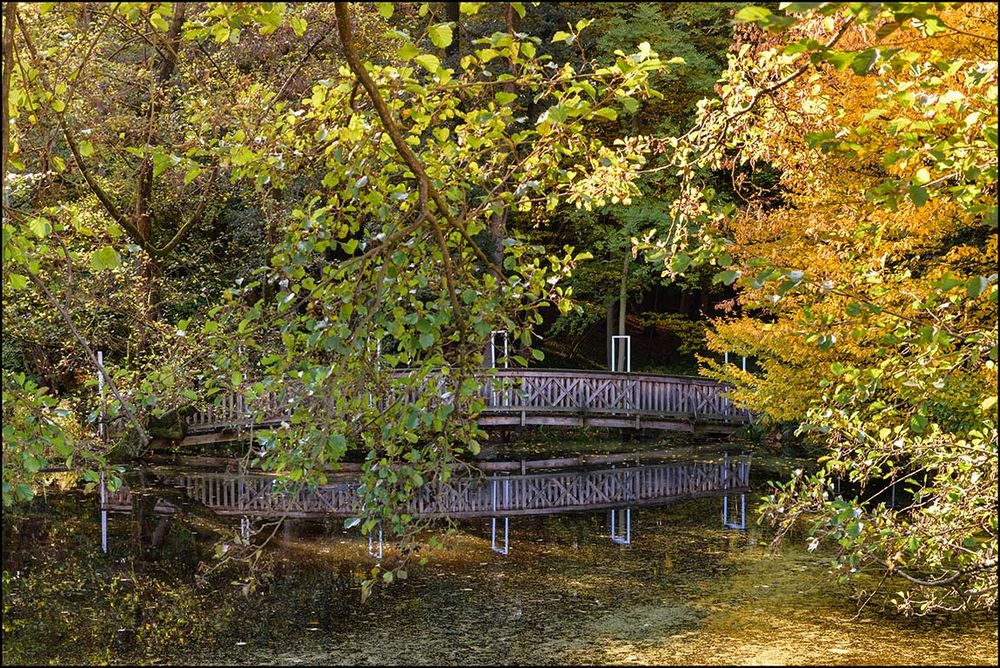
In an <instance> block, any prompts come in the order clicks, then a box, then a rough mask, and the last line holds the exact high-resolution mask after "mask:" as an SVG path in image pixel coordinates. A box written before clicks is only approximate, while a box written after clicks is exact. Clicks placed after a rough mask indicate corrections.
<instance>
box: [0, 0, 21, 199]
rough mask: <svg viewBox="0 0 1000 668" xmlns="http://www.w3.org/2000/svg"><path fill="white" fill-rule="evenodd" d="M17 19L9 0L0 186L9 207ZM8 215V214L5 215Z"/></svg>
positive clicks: (5, 20)
mask: <svg viewBox="0 0 1000 668" xmlns="http://www.w3.org/2000/svg"><path fill="white" fill-rule="evenodd" d="M16 20H17V3H16V2H8V3H7V6H6V7H4V11H3V97H2V98H0V99H2V101H3V105H4V109H3V123H0V125H2V126H3V138H2V139H3V169H2V174H0V178H2V181H0V187H2V188H3V206H4V207H7V206H8V205H9V202H7V160H8V159H9V158H10V145H9V144H10V130H9V128H10V126H9V124H8V122H7V121H8V114H7V111H8V109H7V107H6V105H7V104H8V100H10V72H11V70H13V69H14V24H15V22H16ZM5 217H6V216H5Z"/></svg>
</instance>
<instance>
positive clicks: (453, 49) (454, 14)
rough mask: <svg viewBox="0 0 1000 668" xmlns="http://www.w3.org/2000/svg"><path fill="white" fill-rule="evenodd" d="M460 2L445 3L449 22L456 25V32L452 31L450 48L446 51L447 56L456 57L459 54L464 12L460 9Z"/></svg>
mask: <svg viewBox="0 0 1000 668" xmlns="http://www.w3.org/2000/svg"><path fill="white" fill-rule="evenodd" d="M460 4H461V3H459V2H446V3H444V9H445V15H446V16H447V17H448V20H449V21H451V22H453V23H454V24H455V30H453V31H452V37H451V44H449V45H448V48H447V49H445V50H444V55H445V56H454V55H455V54H457V53H458V52H459V48H460V47H459V32H460V30H459V29H460V28H461V27H462V11H461V9H460V8H459V5H460Z"/></svg>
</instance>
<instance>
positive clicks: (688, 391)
mask: <svg viewBox="0 0 1000 668" xmlns="http://www.w3.org/2000/svg"><path fill="white" fill-rule="evenodd" d="M478 380H479V382H480V386H481V393H482V396H483V398H484V400H485V402H486V409H485V411H484V412H483V413H482V415H481V417H480V424H482V425H484V426H490V425H518V424H520V425H525V424H550V425H556V426H560V425H562V426H608V427H615V426H619V427H645V428H652V429H677V428H685V427H687V428H691V429H694V427H695V426H696V425H700V426H702V427H704V428H707V429H710V428H713V427H715V428H717V427H728V426H735V425H739V424H743V423H745V422H747V421H748V420H749V414H748V413H747V412H746V411H744V410H740V409H737V408H735V407H733V406H732V404H731V403H730V401H729V398H728V397H726V396H724V394H725V392H726V391H727V390H728V388H727V387H726V386H724V385H720V384H719V383H716V382H714V381H711V380H706V379H703V378H690V377H682V376H653V375H646V374H631V373H628V374H626V373H608V372H594V371H552V370H544V371H542V370H526V369H500V370H496V371H494V372H492V373H489V374H482V375H480V376H479V377H478ZM441 381H442V378H441V377H440V376H434V377H431V378H428V379H427V380H426V381H425V383H424V385H426V386H427V387H425V388H424V389H423V390H412V389H411V390H408V391H407V395H408V398H409V399H411V400H412V399H416V398H417V396H418V394H419V393H420V392H421V391H424V392H434V393H435V395H438V396H439V394H440V392H439V391H440V390H441V389H442V388H440V387H431V385H440V384H441ZM381 401H386V399H382V400H381ZM328 403H329V404H330V408H331V409H332V402H328ZM287 418H288V402H287V398H286V397H282V396H280V395H278V394H275V393H266V394H264V395H262V396H260V397H258V398H257V399H256V400H255V401H254V402H253V403H252V404H251V402H249V401H245V400H244V398H243V397H242V396H241V395H238V394H233V393H230V394H225V395H223V396H222V398H221V399H220V400H219V401H218V402H216V403H215V404H214V405H211V406H209V407H207V408H206V409H205V410H203V411H200V412H198V413H195V414H194V415H191V416H190V417H188V418H187V425H188V430H189V432H190V433H206V432H214V431H221V430H227V429H234V428H236V427H241V426H244V427H245V426H250V424H251V423H255V424H256V425H257V426H267V425H274V424H279V423H280V422H282V421H283V420H286V419H287Z"/></svg>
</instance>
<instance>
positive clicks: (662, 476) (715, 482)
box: [101, 456, 750, 553]
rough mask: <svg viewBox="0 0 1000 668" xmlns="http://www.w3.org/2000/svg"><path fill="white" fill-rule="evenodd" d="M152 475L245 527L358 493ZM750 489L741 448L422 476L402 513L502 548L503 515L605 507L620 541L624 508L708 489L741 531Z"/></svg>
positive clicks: (357, 505)
mask: <svg viewBox="0 0 1000 668" xmlns="http://www.w3.org/2000/svg"><path fill="white" fill-rule="evenodd" d="M538 464H543V462H524V463H522V470H526V469H528V468H534V467H535V466H536V465H538ZM160 477H161V479H162V480H163V482H164V483H165V484H169V485H172V486H175V487H180V488H182V489H183V490H184V492H185V493H186V495H187V497H189V498H190V499H192V500H194V501H197V502H199V503H200V504H202V505H203V506H205V507H206V508H208V509H210V510H212V511H213V512H215V513H216V514H219V515H233V516H238V517H240V518H242V521H241V527H244V528H245V527H247V526H248V524H249V518H260V519H302V518H323V517H331V516H332V517H345V518H347V517H357V516H359V515H360V514H361V513H360V510H361V503H362V495H363V491H364V490H363V489H362V488H361V482H360V480H359V478H358V477H357V476H351V475H334V476H332V477H331V480H330V482H328V483H327V484H325V485H322V486H319V487H315V488H313V487H308V486H305V485H296V486H289V485H287V484H284V483H282V482H281V481H279V480H278V479H277V478H275V477H274V476H270V475H265V474H254V473H219V472H202V471H184V472H164V473H162V474H161V475H160ZM749 487H750V458H749V456H736V457H729V456H723V457H720V458H717V459H713V460H706V461H673V462H667V463H659V464H634V465H626V466H611V467H610V468H596V469H594V468H591V469H576V470H567V469H565V468H554V469H551V468H550V469H548V470H544V471H539V472H536V473H521V474H513V475H496V474H494V475H483V474H480V475H464V476H455V477H452V478H451V479H450V480H449V481H448V482H437V481H436V482H431V483H428V484H426V485H424V486H423V487H422V488H421V489H420V490H419V491H418V492H417V494H416V496H415V497H414V498H413V499H412V501H411V502H410V504H409V506H408V507H407V509H406V512H407V513H409V514H410V515H411V516H413V517H420V518H443V517H449V518H452V519H465V518H476V517H491V518H494V520H493V522H492V527H493V547H494V550H496V551H498V552H501V553H506V550H507V545H508V544H509V536H508V529H509V518H511V517H517V516H523V515H548V514H554V513H564V512H573V511H595V510H610V511H611V514H610V525H611V527H610V535H611V538H612V540H614V541H615V542H618V543H625V544H628V543H631V519H632V508H634V507H643V506H656V505H664V504H668V503H671V502H674V501H681V500H686V499H697V498H702V497H711V496H714V497H722V498H723V517H722V522H723V525H724V526H725V527H728V528H734V529H743V528H745V526H746V522H745V508H746V499H745V494H746V493H747V492H748V491H749ZM731 500H732V503H731V502H730V501H731ZM131 509H132V497H131V493H130V491H129V490H128V488H127V487H125V486H122V487H121V488H120V489H118V490H117V491H114V492H111V491H107V492H105V493H104V494H102V504H101V511H102V522H106V517H107V511H130V510H131ZM176 511H177V507H176V506H174V505H172V504H170V503H168V502H165V501H162V500H160V501H158V503H157V505H156V507H155V512H156V513H158V514H173V513H174V512H176ZM498 518H499V519H502V520H503V534H504V535H503V538H502V541H503V543H504V547H502V548H501V547H499V542H500V539H499V538H498V536H497V519H498ZM379 553H381V547H380V548H379Z"/></svg>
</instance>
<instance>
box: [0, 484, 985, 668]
mask: <svg viewBox="0 0 1000 668" xmlns="http://www.w3.org/2000/svg"><path fill="white" fill-rule="evenodd" d="M752 474H753V484H754V486H755V487H756V489H757V490H760V489H762V487H763V480H764V479H765V478H766V477H769V476H774V475H777V474H775V473H774V472H773V471H770V472H769V471H767V470H765V469H763V468H761V467H759V466H757V467H756V468H754V469H753V470H752ZM753 498H754V495H750V498H749V502H748V507H749V506H751V505H754V503H753ZM721 506H722V501H721V499H720V498H705V499H696V500H690V501H681V502H676V503H672V504H669V505H666V506H663V507H656V508H639V509H634V510H633V511H632V544H631V545H619V544H615V543H614V542H612V541H611V539H610V536H609V527H608V519H609V518H608V513H607V512H580V513H568V514H561V515H551V516H532V517H517V518H513V519H511V524H510V527H511V528H510V531H511V533H510V541H511V542H510V553H509V554H508V555H506V556H504V555H500V554H496V553H494V552H493V551H492V550H491V549H490V524H489V520H488V519H486V518H482V519H473V520H466V521H462V522H460V523H459V524H458V525H457V527H458V531H457V533H456V534H455V535H454V536H452V537H451V538H449V539H448V540H447V541H446V544H445V546H444V547H441V548H437V549H434V550H431V551H430V552H425V554H424V556H427V557H428V558H429V560H428V563H427V564H425V565H418V564H416V563H412V564H411V565H410V566H408V568H407V570H408V577H407V579H406V580H404V581H396V582H394V583H392V584H391V585H388V586H379V587H377V588H376V590H375V593H374V594H373V595H372V597H371V598H370V599H369V600H368V601H367V603H365V604H362V603H361V602H360V583H361V580H362V579H363V578H364V577H365V575H366V574H367V572H368V569H370V568H371V566H372V565H373V564H374V559H373V558H372V557H370V556H369V554H368V545H367V542H366V541H364V540H362V539H361V537H360V536H359V534H358V533H357V530H351V531H345V530H343V529H342V528H341V527H342V520H326V521H299V522H298V523H296V524H293V525H290V527H289V529H287V530H285V529H281V530H278V531H277V532H276V533H275V538H274V539H273V541H272V542H271V544H270V545H269V546H268V547H267V548H266V549H265V551H264V552H263V554H262V556H261V557H260V558H259V560H258V561H257V562H256V563H255V565H254V569H253V573H254V575H255V586H254V587H253V588H252V589H249V590H247V591H246V592H244V587H243V583H244V581H245V576H246V574H247V572H248V570H247V566H246V565H245V564H242V563H230V564H228V565H223V566H219V567H216V568H215V569H214V570H207V569H206V565H211V564H213V563H214V562H215V561H216V560H214V559H213V556H212V555H213V550H214V547H215V544H216V540H217V536H216V535H215V534H213V530H214V528H215V527H214V526H213V525H212V523H211V522H205V521H204V520H203V519H201V518H199V517H196V516H190V515H189V516H186V517H185V518H184V519H183V520H181V519H178V520H176V521H174V522H173V523H171V525H170V526H169V530H168V531H167V532H166V534H165V538H164V541H163V544H162V547H161V548H160V551H159V553H158V555H157V556H158V558H156V559H149V558H147V559H143V560H137V559H135V558H134V556H133V551H132V545H133V544H134V543H133V541H132V530H133V523H132V522H131V521H130V519H129V517H128V516H127V515H125V514H112V517H111V520H110V522H109V530H110V533H109V543H110V555H108V556H104V555H102V554H101V551H100V523H99V512H98V504H97V500H96V498H95V496H93V495H90V496H87V495H83V494H82V493H80V492H78V491H65V492H53V493H49V494H48V495H47V497H46V498H44V499H42V498H40V499H38V500H37V501H36V502H35V503H34V504H33V505H32V506H30V507H29V508H28V509H26V510H24V511H23V512H22V511H19V512H18V513H16V514H15V513H5V514H4V520H3V523H4V532H3V567H4V575H3V641H4V642H3V663H4V664H8V663H23V662H27V663H78V662H81V663H108V662H110V663H130V662H140V663H196V664H197V663H265V664H312V663H324V664H325V663H336V664H348V663H351V664H355V663H360V664H384V663H391V664H404V665H405V664H417V665H434V664H469V663H471V664H510V663H616V664H629V663H640V664H783V663H812V664H831V663H836V664H916V663H919V664H956V665H957V664H992V665H996V663H997V623H996V620H995V619H989V618H986V617H981V616H971V615H963V616H959V617H952V618H946V619H944V618H936V619H918V620H912V619H911V620H907V619H900V618H898V617H896V616H895V615H894V614H893V613H892V612H891V610H890V609H888V608H886V607H884V603H885V599H884V598H879V597H876V599H874V600H873V601H872V602H871V603H870V604H869V605H868V607H866V608H865V609H864V610H862V611H861V613H860V614H857V607H856V606H855V604H854V603H853V602H852V601H851V600H850V597H849V596H850V592H849V591H848V590H847V589H845V588H842V587H838V586H837V585H835V584H832V581H831V578H830V576H829V575H828V574H827V560H826V559H824V558H823V556H822V555H819V554H815V553H808V552H806V551H804V550H802V549H800V548H799V547H797V546H796V545H794V544H791V543H789V544H786V545H785V546H783V548H782V549H781V551H779V552H774V551H772V550H771V549H770V547H769V540H770V536H769V534H768V533H767V530H766V529H762V528H760V527H758V526H757V525H756V524H754V523H752V522H748V528H747V530H745V531H740V530H734V529H726V528H724V527H723V526H722V520H721ZM224 521H226V522H229V523H230V524H233V525H234V526H236V527H237V528H238V520H236V519H235V518H230V519H227V520H224ZM395 556H396V555H395V554H394V552H393V551H392V550H391V549H387V551H386V555H385V562H386V563H387V564H391V563H392V561H393V559H394V558H395Z"/></svg>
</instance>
